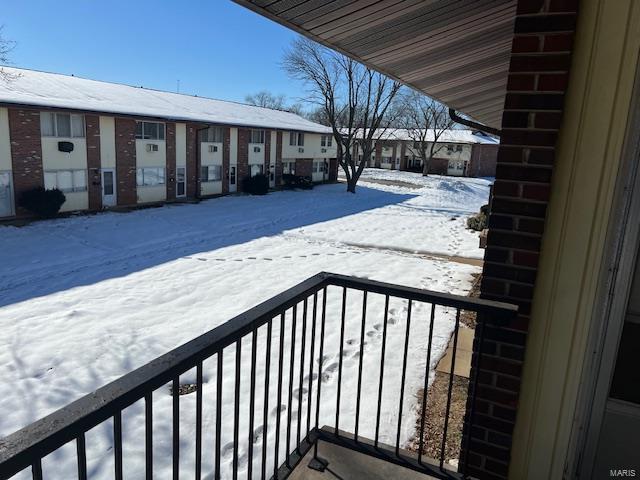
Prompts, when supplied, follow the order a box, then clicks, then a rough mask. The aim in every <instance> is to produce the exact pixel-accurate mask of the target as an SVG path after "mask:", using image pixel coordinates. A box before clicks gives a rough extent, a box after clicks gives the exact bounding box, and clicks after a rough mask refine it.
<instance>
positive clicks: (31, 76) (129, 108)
mask: <svg viewBox="0 0 640 480" xmlns="http://www.w3.org/2000/svg"><path fill="white" fill-rule="evenodd" d="M2 70H3V72H5V73H7V74H8V75H9V77H10V80H8V81H4V80H3V81H0V103H15V104H24V105H34V106H40V107H55V108H68V109H77V110H85V111H93V112H101V113H112V114H126V115H138V116H149V117H159V118H167V119H170V120H182V121H196V122H211V123H220V124H225V125H235V126H247V127H262V128H275V129H280V130H302V131H305V132H315V133H331V129H330V128H328V127H325V126H323V125H320V124H318V123H315V122H311V121H309V120H307V119H305V118H302V117H301V116H299V115H296V114H294V113H290V112H283V111H280V110H272V109H270V108H262V107H256V106H253V105H245V104H241V103H236V102H228V101H223V100H214V99H210V98H204V97H196V96H191V95H184V94H178V93H171V92H163V91H160V90H153V89H148V88H141V87H133V86H130V85H123V84H118V83H109V82H100V81H96V80H89V79H86V78H80V77H74V76H69V75H61V74H57V73H48V72H40V71H36V70H27V69H22V68H13V67H5V66H3V67H2Z"/></svg>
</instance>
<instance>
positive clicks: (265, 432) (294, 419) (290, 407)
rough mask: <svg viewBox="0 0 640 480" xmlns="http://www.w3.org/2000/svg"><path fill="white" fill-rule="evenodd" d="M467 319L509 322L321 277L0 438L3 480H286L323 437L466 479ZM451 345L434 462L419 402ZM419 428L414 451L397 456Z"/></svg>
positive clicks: (437, 299)
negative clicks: (461, 461) (463, 383)
mask: <svg viewBox="0 0 640 480" xmlns="http://www.w3.org/2000/svg"><path fill="white" fill-rule="evenodd" d="M465 310H466V311H470V312H473V313H474V314H475V315H477V317H478V326H479V327H481V326H482V325H483V324H485V323H488V322H494V323H501V322H505V321H509V320H510V319H511V318H513V316H514V315H515V313H516V307H514V306H511V305H507V304H502V303H498V302H490V301H484V300H479V299H473V298H468V297H459V296H454V295H448V294H443V293H437V292H431V291H426V290H420V289H416V288H408V287H401V286H397V285H392V284H387V283H381V282H376V281H371V280H364V279H358V278H353V277H347V276H343V275H335V274H327V273H321V274H318V275H316V276H314V277H311V278H309V279H308V280H306V281H304V282H302V283H300V284H299V285H296V286H295V287H293V288H290V289H289V290H287V291H285V292H283V293H281V294H280V295H277V296H275V297H273V298H271V299H270V300H267V301H266V302H264V303H262V304H260V305H258V306H256V307H254V308H252V309H251V310H248V311H247V312H245V313H243V314H241V315H238V316H237V317H235V318H234V319H232V320H230V321H228V322H226V323H224V324H222V325H220V326H219V327H217V328H215V329H213V330H211V331H209V332H208V333H205V334H204V335H202V336H200V337H198V338H196V339H194V340H192V341H190V342H188V343H186V344H184V345H182V346H180V347H178V348H176V349H175V350H172V351H171V352H169V353H167V354H165V355H163V356H161V357H159V358H157V359H155V360H153V361H151V362H150V363H148V364H147V365H145V366H143V367H140V368H138V369H137V370H134V371H132V372H131V373H129V374H127V375H125V376H123V377H122V378H120V379H118V380H116V381H114V382H112V383H110V384H108V385H106V386H104V387H102V388H100V389H98V390H97V391H95V392H93V393H91V394H89V395H86V396H85V397H83V398H80V399H79V400H76V401H75V402H73V403H71V404H69V405H68V406H66V407H64V408H62V409H60V410H58V411H56V412H54V413H52V414H51V415H49V416H47V417H45V418H43V419H41V420H39V421H37V422H35V423H33V424H31V425H29V426H27V427H25V428H23V429H22V430H20V431H18V432H16V433H14V434H12V435H9V436H8V437H6V438H4V439H2V440H0V478H1V479H6V478H11V477H12V476H13V475H15V474H18V477H19V478H28V477H29V476H31V477H32V478H33V479H36V480H39V479H42V478H43V477H44V478H64V479H69V478H78V479H80V480H83V479H86V478H88V476H91V478H95V477H99V478H100V477H104V478H115V479H118V480H119V479H122V478H123V476H124V474H125V473H127V474H128V475H127V476H129V477H131V478H143V477H144V478H147V479H151V478H154V473H155V477H159V476H160V477H163V478H164V477H166V476H167V475H168V472H172V475H173V478H174V479H177V478H179V477H180V476H181V475H182V477H183V478H193V477H194V476H195V478H196V479H200V478H203V477H206V478H215V479H219V478H233V479H236V478H238V476H239V475H240V476H241V477H242V478H260V479H266V478H275V479H284V478H286V477H287V476H288V475H289V474H290V473H291V472H292V471H293V469H294V468H295V467H296V465H297V464H298V463H299V462H300V460H301V459H302V458H303V457H304V456H305V455H306V454H307V453H308V452H309V451H310V449H312V448H314V446H315V449H316V450H315V453H316V454H315V458H314V462H312V463H313V464H314V465H312V466H314V467H315V468H320V469H321V468H322V467H323V461H322V459H320V458H317V441H318V440H319V439H320V440H324V441H328V442H332V443H335V444H338V445H341V446H343V447H347V448H350V449H353V450H356V451H359V452H362V453H365V454H368V455H371V456H374V457H377V458H382V459H384V460H387V461H390V462H393V463H395V464H398V465H403V466H405V467H408V468H411V469H413V470H417V471H421V472H425V473H427V474H430V475H432V476H435V477H439V478H459V477H462V476H463V474H464V470H465V466H464V465H460V466H459V471H460V473H458V472H455V471H453V470H451V469H450V467H448V466H447V464H446V463H445V462H444V460H445V459H444V451H445V445H446V442H447V435H448V427H449V413H450V407H451V394H452V386H453V376H454V368H455V360H456V349H457V346H458V345H457V343H458V342H457V341H458V333H457V332H458V327H459V326H460V321H461V312H463V311H465ZM480 332H482V328H480ZM451 337H452V338H453V340H452V349H453V356H452V359H453V360H452V365H451V372H450V374H449V375H448V376H449V384H448V392H447V399H446V414H445V415H444V418H441V419H439V420H440V421H442V422H443V435H442V439H441V445H440V452H441V454H440V458H436V459H428V458H425V456H423V455H422V451H423V446H424V445H423V438H424V436H423V433H424V428H425V421H424V418H425V404H426V398H425V397H426V395H427V391H428V386H429V382H430V379H432V377H431V376H430V372H432V371H433V366H434V365H435V363H437V361H438V360H439V357H440V356H441V355H442V352H443V351H444V348H446V346H447V344H448V343H449V339H450V338H451ZM436 357H437V358H436ZM473 361H474V362H475V363H476V365H477V362H479V361H482V360H481V359H479V358H474V360H473ZM420 388H421V389H422V392H423V393H422V397H423V398H422V403H421V405H422V411H417V410H418V409H416V408H415V396H416V394H417V393H418V390H420ZM473 391H474V385H471V386H470V388H469V395H473ZM194 397H195V398H194ZM3 414H6V412H4V413H3ZM158 424H160V425H158ZM95 427H100V428H99V429H95ZM416 427H417V428H418V430H419V432H418V435H419V437H418V438H419V449H418V450H419V452H418V453H417V454H412V453H409V452H407V451H405V450H404V449H403V446H404V444H406V442H407V440H408V439H409V438H410V437H411V436H412V435H413V434H415V429H416ZM105 428H106V434H105ZM94 429H95V430H94ZM96 430H98V431H99V432H98V433H96ZM100 432H101V433H102V436H100V435H99V433H100ZM158 432H160V433H158ZM104 437H106V439H105V438H104ZM167 437H170V441H169V438H167ZM95 442H97V443H98V444H100V448H96V447H95V445H94V443H95ZM100 442H102V443H100ZM105 442H106V443H105ZM105 446H106V447H107V448H104V447H105ZM462 449H463V450H464V442H463V445H462ZM54 452H55V453H54ZM52 453H54V454H53V455H50V454H52ZM461 454H462V455H461V457H460V458H464V457H465V455H464V451H462V452H461ZM106 457H108V458H106ZM142 457H144V458H142ZM105 463H109V464H110V465H109V467H108V468H107V467H105V466H104V465H105ZM88 472H89V473H92V475H89V474H88Z"/></svg>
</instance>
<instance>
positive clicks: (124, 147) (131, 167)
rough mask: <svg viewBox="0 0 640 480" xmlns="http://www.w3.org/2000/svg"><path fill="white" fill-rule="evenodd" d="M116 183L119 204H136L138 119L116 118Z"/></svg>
mask: <svg viewBox="0 0 640 480" xmlns="http://www.w3.org/2000/svg"><path fill="white" fill-rule="evenodd" d="M115 131H116V185H117V187H116V188H117V198H118V205H135V204H136V203H137V202H138V197H137V191H136V121H135V120H132V119H129V118H117V117H116V119H115Z"/></svg>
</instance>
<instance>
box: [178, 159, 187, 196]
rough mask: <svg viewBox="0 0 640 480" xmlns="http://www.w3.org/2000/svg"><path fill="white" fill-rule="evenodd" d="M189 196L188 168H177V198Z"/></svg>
mask: <svg viewBox="0 0 640 480" xmlns="http://www.w3.org/2000/svg"><path fill="white" fill-rule="evenodd" d="M186 196H187V167H177V168H176V198H183V197H186Z"/></svg>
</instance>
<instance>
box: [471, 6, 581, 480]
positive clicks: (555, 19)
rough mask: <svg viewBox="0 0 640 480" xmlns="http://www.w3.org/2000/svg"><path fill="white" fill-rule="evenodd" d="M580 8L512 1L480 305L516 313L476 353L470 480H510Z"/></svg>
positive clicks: (487, 329) (487, 332) (489, 332)
mask: <svg viewBox="0 0 640 480" xmlns="http://www.w3.org/2000/svg"><path fill="white" fill-rule="evenodd" d="M577 3H578V2H577V0H519V1H518V8H517V17H516V24H515V35H514V39H513V43H512V55H511V62H510V67H509V78H508V85H507V96H506V99H505V112H504V116H503V118H502V137H501V145H500V147H499V150H498V159H497V168H496V182H495V185H494V188H493V194H494V197H493V203H492V212H491V215H490V218H489V235H488V238H487V249H486V251H485V258H484V260H485V263H484V270H483V280H482V285H481V295H482V297H483V298H487V299H495V300H501V301H507V302H511V303H515V304H517V305H518V306H519V308H520V310H519V316H518V318H517V319H516V320H515V321H513V322H512V323H511V324H509V325H507V326H504V327H493V326H489V325H485V326H484V327H482V325H483V324H482V323H481V324H480V327H479V330H480V329H481V330H484V339H485V340H484V341H483V342H482V344H480V343H479V341H476V342H475V344H474V358H475V359H477V358H478V354H479V353H482V357H481V359H480V364H479V367H477V366H476V367H474V368H473V370H472V378H471V384H472V385H473V381H474V379H476V378H477V380H478V388H477V390H476V392H475V393H476V395H475V401H473V402H471V401H470V402H469V404H468V405H467V407H468V409H473V412H474V414H473V416H471V417H470V418H468V420H469V423H467V425H466V427H465V444H466V445H468V447H469V454H468V457H467V459H466V460H467V461H468V473H469V474H471V475H473V476H478V477H480V478H486V479H503V478H506V477H507V474H508V467H509V460H510V454H511V442H512V433H513V427H514V424H515V421H516V416H517V409H518V400H519V392H520V380H521V374H522V362H523V359H524V356H525V346H526V340H527V330H528V324H529V315H530V311H531V301H532V298H533V291H534V288H535V282H536V274H537V268H538V256H539V253H540V244H541V241H542V235H543V232H544V221H545V216H546V212H547V203H548V200H549V192H550V187H551V179H552V173H553V165H554V160H555V144H556V138H557V134H558V130H559V129H560V122H561V117H562V110H563V103H564V93H565V89H566V86H567V80H568V72H569V66H570V61H571V58H570V56H571V49H572V41H573V33H574V29H575V23H576V10H577ZM476 336H478V335H477V334H476ZM468 411H470V410H468ZM463 462H464V459H463V460H462V462H461V464H463Z"/></svg>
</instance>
